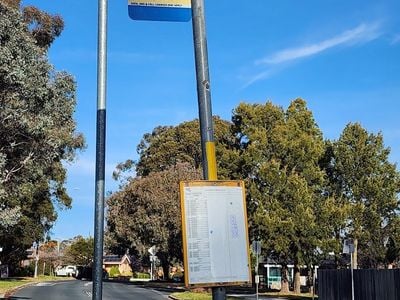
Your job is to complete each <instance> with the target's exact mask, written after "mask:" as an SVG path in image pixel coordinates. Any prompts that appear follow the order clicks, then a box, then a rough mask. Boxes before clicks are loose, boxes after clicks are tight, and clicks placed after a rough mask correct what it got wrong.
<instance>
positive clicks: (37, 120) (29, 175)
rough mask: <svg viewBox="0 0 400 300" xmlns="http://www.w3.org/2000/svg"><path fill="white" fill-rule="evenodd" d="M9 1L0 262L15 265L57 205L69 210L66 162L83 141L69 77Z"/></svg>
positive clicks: (4, 36) (0, 6)
mask: <svg viewBox="0 0 400 300" xmlns="http://www.w3.org/2000/svg"><path fill="white" fill-rule="evenodd" d="M7 3H8V4H11V5H10V6H8V4H7V5H5V4H4V2H3V1H0V45H1V47H0V145H1V146H0V210H1V213H3V212H5V213H6V214H7V213H9V212H14V214H13V218H9V220H7V222H4V221H2V222H1V224H0V244H1V245H2V246H3V252H1V253H0V260H1V261H2V262H4V263H8V264H10V265H14V266H16V265H17V264H18V262H19V260H20V259H21V258H22V257H24V256H25V250H26V249H27V248H29V247H30V246H31V245H32V243H33V242H34V241H40V240H41V239H43V236H44V234H45V233H46V232H48V231H49V230H50V228H51V227H52V225H53V223H54V222H55V220H56V218H57V213H56V210H55V205H57V206H59V207H60V208H63V207H65V208H68V207H70V206H71V202H72V199H71V198H70V197H69V195H68V194H67V192H66V188H65V180H66V171H65V168H64V166H63V161H70V162H72V161H73V159H74V156H75V152H76V150H77V149H80V148H82V147H83V144H84V140H83V137H82V135H80V134H78V133H77V132H76V124H75V121H74V119H73V113H74V110H75V105H76V100H75V82H74V80H73V78H72V76H71V75H69V74H67V73H65V72H56V71H55V70H54V69H53V67H52V66H51V65H50V64H49V62H48V61H47V57H46V55H45V52H44V48H43V47H44V45H43V47H39V46H38V39H39V36H40V35H41V34H40V32H41V29H40V28H39V27H40V26H41V25H40V24H41V22H39V21H38V23H37V26H38V27H37V28H36V29H37V30H36V31H35V32H36V33H37V35H36V37H34V36H33V32H31V31H29V28H30V29H32V30H35V29H34V28H35V27H34V26H29V28H28V24H27V23H25V22H24V21H23V15H22V13H21V12H20V11H19V10H17V9H15V8H17V7H19V2H18V1H14V2H13V1H7ZM14 7H15V8H14ZM35 14H36V17H39V16H40V11H39V10H36V12H35ZM43 14H45V13H43ZM25 16H26V15H25ZM43 16H44V15H43ZM36 17H33V18H32V19H31V20H34V19H35V18H36ZM35 24H36V23H35ZM59 28H60V30H61V27H59ZM56 35H57V34H56V33H54V37H55V36H56ZM49 43H50V41H49ZM48 45H49V44H48ZM9 216H11V214H10V215H9ZM6 223H7V224H8V225H7V224H6ZM9 224H12V226H9ZM11 253H12V255H11Z"/></svg>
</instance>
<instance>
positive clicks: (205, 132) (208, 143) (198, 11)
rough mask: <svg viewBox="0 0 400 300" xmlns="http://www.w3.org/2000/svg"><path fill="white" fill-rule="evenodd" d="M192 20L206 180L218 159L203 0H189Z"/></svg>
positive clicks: (217, 296) (221, 291) (218, 294)
mask: <svg viewBox="0 0 400 300" xmlns="http://www.w3.org/2000/svg"><path fill="white" fill-rule="evenodd" d="M192 24H193V41H194V52H195V62H196V79H197V97H198V105H199V122H200V134H201V150H202V158H203V177H204V179H205V180H217V162H216V158H215V143H214V126H213V119H212V110H211V91H210V78H209V69H208V52H207V38H206V28H205V27H206V26H205V18H204V2H203V0H192ZM212 299H213V300H225V299H226V288H225V287H213V288H212Z"/></svg>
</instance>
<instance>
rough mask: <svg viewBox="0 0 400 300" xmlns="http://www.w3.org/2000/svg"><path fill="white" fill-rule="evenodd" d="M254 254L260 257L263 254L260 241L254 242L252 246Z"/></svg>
mask: <svg viewBox="0 0 400 300" xmlns="http://www.w3.org/2000/svg"><path fill="white" fill-rule="evenodd" d="M251 246H252V249H253V252H254V254H257V255H260V254H261V242H260V241H253V243H252V244H251Z"/></svg>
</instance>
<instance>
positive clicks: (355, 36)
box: [256, 23, 382, 64]
mask: <svg viewBox="0 0 400 300" xmlns="http://www.w3.org/2000/svg"><path fill="white" fill-rule="evenodd" d="M380 29H381V26H380V24H379V23H372V24H361V25H359V26H357V27H355V28H352V29H350V30H346V31H344V32H342V33H341V34H339V35H337V36H334V37H332V38H329V39H327V40H323V41H320V42H317V43H315V44H311V45H306V46H302V47H298V48H289V49H284V50H281V51H278V52H277V53H274V54H272V55H270V56H267V57H265V58H262V59H260V60H257V61H256V64H280V63H283V62H287V61H291V60H295V59H299V58H303V57H308V56H312V55H316V54H319V53H321V52H323V51H326V50H328V49H331V48H334V47H337V46H340V45H347V46H351V45H356V44H360V43H366V42H369V41H372V40H374V39H376V38H378V37H379V36H380V35H381V34H382V33H381V31H380Z"/></svg>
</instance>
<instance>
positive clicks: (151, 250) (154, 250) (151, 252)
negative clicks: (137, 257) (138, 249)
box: [147, 246, 156, 255]
mask: <svg viewBox="0 0 400 300" xmlns="http://www.w3.org/2000/svg"><path fill="white" fill-rule="evenodd" d="M147 252H149V253H150V254H151V255H156V246H152V247H150V248H149V250H147Z"/></svg>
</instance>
